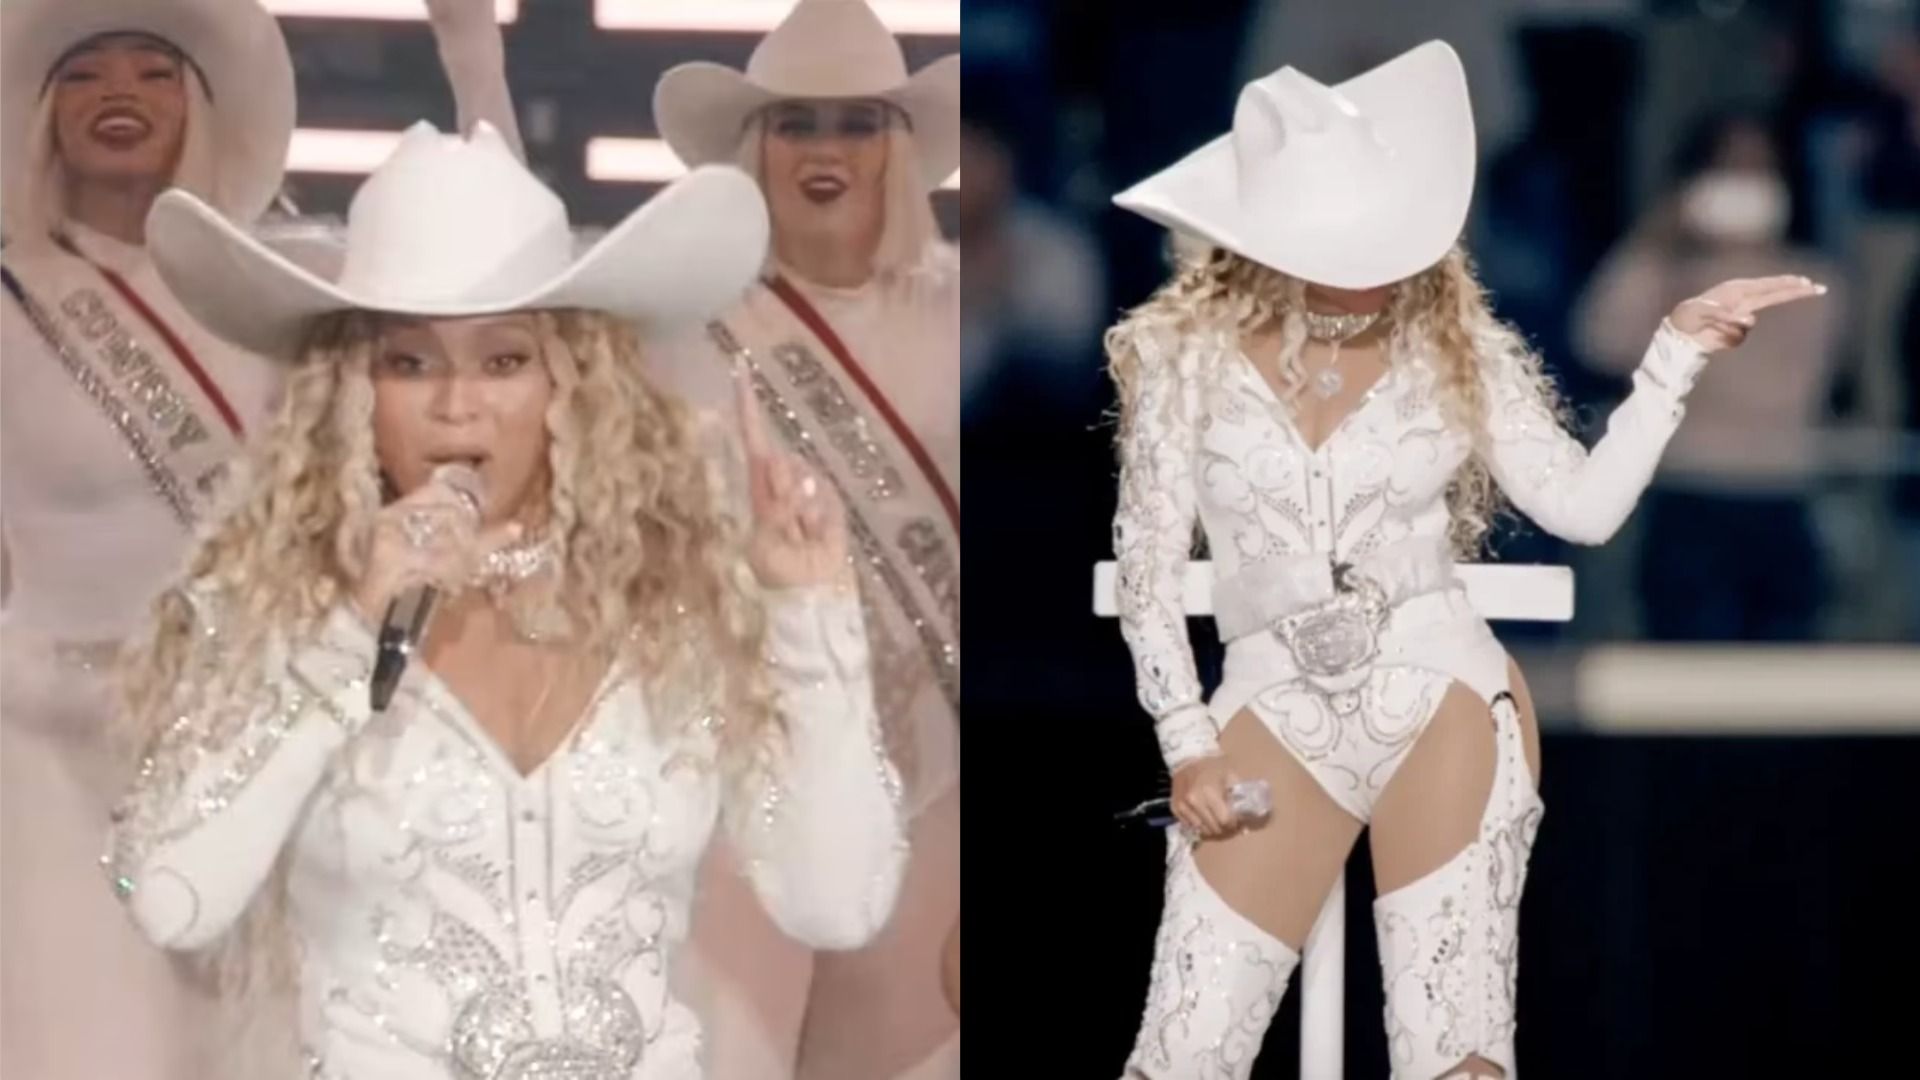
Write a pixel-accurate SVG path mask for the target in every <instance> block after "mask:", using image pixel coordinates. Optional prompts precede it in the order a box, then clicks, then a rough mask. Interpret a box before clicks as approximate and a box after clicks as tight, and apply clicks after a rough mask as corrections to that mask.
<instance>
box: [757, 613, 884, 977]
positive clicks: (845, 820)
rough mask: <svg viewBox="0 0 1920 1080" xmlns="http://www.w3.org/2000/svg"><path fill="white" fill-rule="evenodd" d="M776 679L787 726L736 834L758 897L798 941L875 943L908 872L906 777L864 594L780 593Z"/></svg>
mask: <svg viewBox="0 0 1920 1080" xmlns="http://www.w3.org/2000/svg"><path fill="white" fill-rule="evenodd" d="M767 623H768V626H767V651H768V662H769V664H768V666H769V669H770V670H769V673H770V675H771V677H772V680H773V684H774V691H775V694H776V695H777V698H778V704H779V708H780V715H781V717H782V718H783V719H784V720H785V728H786V730H785V731H784V732H783V733H781V734H779V735H775V736H772V737H770V739H769V742H768V743H767V744H766V745H765V746H764V747H763V750H762V754H763V756H762V760H761V761H760V762H759V763H757V764H758V768H756V769H755V771H754V772H753V774H752V780H751V782H750V783H749V784H748V785H747V788H746V790H745V793H744V795H745V797H744V798H742V799H740V800H739V801H738V802H737V803H735V804H733V805H730V806H729V808H728V810H729V816H728V823H727V824H728V831H729V834H730V835H731V837H732V839H733V841H734V845H735V847H736V850H738V851H739V853H740V855H741V857H742V862H743V863H744V865H745V867H746V872H747V876H748V879H749V880H751V881H752V882H753V886H754V891H755V892H756V893H757V894H758V895H759V897H760V900H761V902H762V903H763V904H764V905H765V906H766V909H767V912H768V914H770V915H771V916H772V917H773V920H774V922H775V923H776V924H778V925H779V927H780V929H781V930H783V931H784V932H785V933H786V934H787V935H788V936H790V937H793V938H795V939H797V940H799V941H803V942H805V943H807V944H809V945H812V946H814V947H816V948H826V949H850V948H855V947H857V946H859V945H861V944H864V943H865V942H866V941H867V940H869V939H870V938H872V937H873V935H874V934H875V933H877V932H878V931H879V930H880V927H881V926H883V925H884V924H885V923H886V921H887V916H888V915H889V914H890V913H891V912H892V910H893V902H894V897H895V896H896V894H897V893H898V892H899V889H900V879H901V876H902V874H903V873H904V871H905V868H906V859H907V841H906V826H905V817H904V814H903V813H902V810H901V795H900V778H899V774H898V773H897V772H896V771H895V769H894V767H893V764H892V762H890V761H889V760H888V759H887V754H886V750H885V747H884V746H883V744H882V740H881V734H880V720H879V716H878V714H877V713H876V711H875V709H874V704H873V683H872V679H871V676H870V668H869V661H868V651H867V635H866V627H865V625H864V623H863V621H862V617H861V613H860V600H859V595H858V594H857V592H855V590H854V589H853V588H852V587H850V586H844V585H809V586H798V587H791V588H785V589H780V590H777V591H776V592H774V593H773V594H772V595H771V596H770V597H769V600H768V604H767Z"/></svg>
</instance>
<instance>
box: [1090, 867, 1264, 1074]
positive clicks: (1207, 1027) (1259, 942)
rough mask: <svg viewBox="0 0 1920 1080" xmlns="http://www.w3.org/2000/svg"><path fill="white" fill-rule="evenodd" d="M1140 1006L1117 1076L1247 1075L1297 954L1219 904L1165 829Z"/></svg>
mask: <svg viewBox="0 0 1920 1080" xmlns="http://www.w3.org/2000/svg"><path fill="white" fill-rule="evenodd" d="M1169 846H1170V852H1169V854H1168V858H1167V898H1166V906H1165V907H1164V908H1162V909H1161V912H1160V934H1159V936H1158V938H1156V939H1155V944H1154V950H1153V983H1152V987H1151V989H1150V990H1149V991H1148V993H1147V1009H1146V1015H1145V1016H1144V1017H1143V1018H1142V1020H1141V1022H1140V1034H1139V1037H1138V1039H1137V1040H1136V1041H1135V1043H1134V1047H1133V1054H1132V1055H1131V1056H1130V1057H1128V1058H1127V1066H1126V1072H1125V1073H1124V1074H1123V1076H1122V1080H1246V1077H1247V1076H1248V1074H1250V1073H1251V1072H1252V1071H1253V1061H1254V1057H1255V1055H1257V1054H1258V1053H1259V1052H1260V1040H1261V1039H1262V1038H1263V1037H1264V1036H1265V1035H1266V1033H1267V1024H1268V1023H1270V1022H1271V1021H1272V1020H1273V1014H1274V1012H1275V1010H1277V1009H1279V1007H1280V999H1281V997H1282V996H1283V995H1284V994H1285V993H1286V990H1287V979H1288V978H1289V977H1291V976H1292V975H1293V969H1294V967H1295V966H1296V965H1297V964H1298V963H1299V962H1300V954H1299V953H1296V952H1294V951H1293V950H1292V949H1290V948H1288V947H1287V945H1286V944H1285V943H1284V942H1282V941H1281V940H1280V939H1279V938H1276V937H1274V936H1273V935H1272V934H1269V933H1267V932H1266V931H1265V930H1262V929H1260V928H1259V927H1258V926H1255V925H1254V924H1253V923H1252V922H1250V921H1248V920H1247V918H1246V916H1244V915H1241V914H1240V913H1239V912H1237V911H1235V910H1233V909H1232V908H1230V907H1228V906H1227V903H1226V901H1224V900H1222V899H1221V898H1220V894H1219V893H1217V892H1214V891H1213V887H1212V886H1211V885H1208V884H1207V882H1206V879H1205V878H1203V877H1201V876H1200V869H1199V867H1197V866H1195V865H1194V861H1193V845H1192V843H1191V842H1190V841H1188V840H1187V839H1186V838H1185V837H1183V836H1181V835H1180V834H1179V832H1177V831H1173V832H1171V833H1170V845H1169Z"/></svg>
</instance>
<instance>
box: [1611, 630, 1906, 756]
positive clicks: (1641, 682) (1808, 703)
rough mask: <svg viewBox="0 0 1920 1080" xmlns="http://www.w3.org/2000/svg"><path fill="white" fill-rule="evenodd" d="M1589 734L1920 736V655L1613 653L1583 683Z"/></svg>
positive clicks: (1680, 649) (1830, 648)
mask: <svg viewBox="0 0 1920 1080" xmlns="http://www.w3.org/2000/svg"><path fill="white" fill-rule="evenodd" d="M1574 678H1575V683H1574V696H1575V708H1576V709H1577V711H1578V713H1579V715H1580V718H1581V720H1582V721H1583V722H1584V724H1585V725H1586V726H1588V727H1589V728H1593V729H1597V730H1601V731H1608V732H1616V733H1632V734H1648V735H1757V734H1767V735H1838V734H1852V733H1859V732H1866V731H1877V732H1896V731H1915V730H1920V649H1916V648H1914V647H1912V646H1906V647H1901V646H1875V645H1759V644H1737V645H1732V644H1730V645H1698V646H1693V645H1686V646H1683V645H1663V646H1652V645H1608V646H1602V647H1599V648H1594V649H1590V650H1588V651H1587V653H1586V655H1585V656H1584V657H1582V659H1581V660H1580V663H1579V668H1578V669H1577V671H1576V673H1575V676H1574Z"/></svg>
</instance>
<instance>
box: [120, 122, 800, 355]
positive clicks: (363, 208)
mask: <svg viewBox="0 0 1920 1080" xmlns="http://www.w3.org/2000/svg"><path fill="white" fill-rule="evenodd" d="M767 234H768V223H767V207H766V201H765V200H764V199H763V198H762V197H761V194H760V189H759V187H758V186H757V185H755V184H754V182H753V179H752V178H751V177H749V176H747V174H745V173H743V172H741V171H740V170H739V169H735V168H730V167H727V166H723V165H711V166H705V167H702V168H699V169H695V170H694V171H693V172H691V173H689V174H687V175H686V176H684V177H682V178H681V179H680V180H678V181H676V182H674V183H673V184H671V185H669V186H668V187H666V188H665V189H664V190H662V191H661V192H660V193H659V194H657V195H655V196H654V197H653V198H652V199H651V200H649V201H648V202H647V203H646V205H644V206H642V207H640V208H639V209H638V210H635V211H634V212H633V213H632V214H630V215H628V216H627V219H626V220H625V221H622V222H621V223H620V224H619V225H617V226H615V227H614V228H613V229H612V230H610V231H609V232H608V233H607V235H606V236H605V237H604V238H603V239H601V240H600V242H599V243H597V244H595V245H594V246H593V247H592V248H590V249H588V250H587V251H586V252H585V253H584V254H582V255H581V256H580V257H579V258H578V259H575V258H574V254H573V236H572V232H571V230H570V229H569V228H568V225H567V211H566V207H565V206H564V205H562V204H561V202H560V199H559V197H558V196H556V195H554V193H553V192H551V191H549V190H547V188H546V186H545V185H543V184H541V183H540V181H539V180H537V179H535V178H534V175H533V174H532V173H530V172H528V171H527V168H526V166H525V165H522V164H521V163H520V160H519V159H518V158H516V157H514V156H513V151H512V150H511V149H510V148H508V146H507V144H506V142H505V141H504V140H503V139H502V138H501V137H500V133H499V132H498V131H496V130H494V129H493V127H492V126H490V125H488V124H486V123H481V124H479V125H478V126H477V127H476V128H475V130H474V133H473V135H472V137H471V138H465V139H463V138H460V137H459V136H456V135H442V134H441V133H440V132H438V131H436V130H435V129H434V127H433V125H431V124H428V123H425V122H424V121H423V122H421V123H418V124H415V125H414V126H413V127H412V128H410V129H409V130H408V131H407V133H406V135H405V136H404V137H403V138H402V139H401V140H400V144H399V145H398V146H397V147H395V149H394V152H393V155H392V156H391V157H389V158H388V159H387V160H386V162H385V163H384V164H382V165H381V166H380V167H379V168H378V169H376V170H374V172H373V174H372V175H371V176H369V177H368V178H367V181H366V183H365V184H363V185H361V187H360V190H359V192H357V193H356V194H355V195H354V197H353V204H352V206H351V207H350V208H349V209H348V211H347V239H346V251H345V257H344V262H343V264H342V266H341V269H340V276H339V279H338V281H337V282H333V281H328V280H327V279H325V278H323V277H321V276H320V275H318V274H315V273H314V272H312V271H311V270H307V269H304V268H302V267H301V266H299V265H298V264H296V263H295V262H294V261H293V260H292V259H289V258H287V257H286V256H285V255H282V254H280V253H278V252H276V251H274V250H273V249H272V248H271V247H269V246H268V245H267V244H265V243H263V242H262V241H260V240H258V239H256V238H255V237H253V236H251V235H249V233H248V232H247V231H246V230H245V229H243V228H242V227H241V226H238V225H235V224H234V223H233V222H231V221H229V220H228V219H227V218H225V217H223V216H222V215H221V214H220V212H219V211H217V210H215V209H214V208H213V207H211V206H208V205H207V204H206V203H205V202H203V201H201V200H200V199H198V198H195V197H194V196H193V195H190V194H188V193H187V192H184V191H180V190H178V189H176V190H173V191H169V192H167V193H166V194H164V195H162V196H161V197H160V198H159V199H158V200H156V201H155V202H154V206H153V212H152V213H151V214H149V215H148V217H147V244H148V247H149V249H150V250H151V251H152V253H153V260H154V265H155V266H157V267H158V268H159V271H160V276H161V277H162V279H164V280H165V281H166V283H167V287H168V288H169V289H171V290H173V294H174V296H176V297H178V298H179V300H180V303H181V305H182V306H184V307H185V308H186V309H187V311H188V313H189V314H191V315H192V316H193V317H194V318H195V319H197V320H199V321H200V323H201V324H202V325H204V326H205V327H206V328H207V329H208V330H211V331H212V332H214V333H215V334H218V335H219V336H220V337H222V338H225V339H226V340H228V341H230V342H232V343H233V344H235V345H238V346H241V347H242V348H246V349H250V350H253V351H254V352H258V353H262V354H265V355H268V356H274V357H278V358H280V359H292V358H293V356H294V354H295V352H296V351H297V350H298V348H299V346H300V342H301V335H302V333H303V332H304V330H305V328H306V324H307V322H308V321H309V320H311V319H313V318H314V317H316V316H319V315H324V314H327V313H329V312H334V311H345V310H351V309H358V310H368V311H384V312H392V313H395V314H403V315H419V316H426V317H460V316H466V315H487V314H495V313H499V312H507V311H524V310H532V309H539V308H587V309H590V310H595V311H605V312H610V313H612V314H615V315H619V316H622V317H625V318H629V319H633V320H635V321H637V322H641V323H646V324H651V325H668V326H677V325H680V324H684V323H687V322H698V321H702V320H705V319H707V318H710V317H712V316H713V315H714V314H715V313H716V312H718V311H720V310H721V309H723V308H725V307H726V306H728V305H729V304H731V303H733V302H734V301H735V300H737V299H738V298H739V297H740V295H741V294H742V293H744V292H745V291H746V290H747V287H748V286H749V285H751V284H752V283H753V279H754V277H755V275H756V274H757V273H758V272H759V270H760V267H761V265H762V263H763V261H764V260H765V259H766V254H767Z"/></svg>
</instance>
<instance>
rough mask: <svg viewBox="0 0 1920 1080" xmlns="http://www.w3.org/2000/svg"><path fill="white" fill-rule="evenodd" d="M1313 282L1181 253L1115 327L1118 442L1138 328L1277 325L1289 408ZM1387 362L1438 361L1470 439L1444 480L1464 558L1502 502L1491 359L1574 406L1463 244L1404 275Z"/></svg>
mask: <svg viewBox="0 0 1920 1080" xmlns="http://www.w3.org/2000/svg"><path fill="white" fill-rule="evenodd" d="M1306 288H1307V283H1306V282H1304V281H1302V280H1301V279H1299V278H1295V277H1292V276H1289V275H1287V274H1284V273H1282V272H1280V271H1278V270H1274V269H1272V268H1270V267H1267V266H1263V265H1261V264H1260V263H1256V262H1254V261H1253V260H1251V259H1248V258H1246V257H1244V256H1242V255H1238V254H1236V253H1234V252H1231V251H1227V250H1225V249H1224V248H1217V247H1214V248H1206V249H1202V250H1199V251H1192V252H1188V253H1187V254H1184V255H1181V256H1178V257H1177V259H1176V263H1175V269H1174V273H1173V276H1172V278H1171V279H1169V280H1168V281H1167V283H1166V284H1165V285H1162V286H1161V287H1160V288H1159V289H1158V290H1157V291H1155V293H1154V294H1153V295H1152V296H1151V297H1149V298H1148V299H1147V300H1146V302H1145V303H1143V304H1141V305H1140V306H1138V307H1136V308H1134V309H1133V310H1131V311H1129V312H1127V314H1126V316H1125V317H1124V318H1123V319H1121V320H1120V322H1119V323H1117V324H1115V325H1114V326H1113V327H1111V328H1110V329H1108V331H1107V334H1106V341H1105V344H1106V351H1107V358H1108V372H1109V373H1110V374H1111V376H1112V377H1113V381H1114V385H1115V387H1116V388H1117V389H1118V391H1119V405H1120V410H1119V429H1120V438H1121V439H1123V440H1124V439H1125V438H1126V436H1127V432H1128V431H1129V430H1130V429H1131V427H1132V423H1133V419H1134V410H1135V406H1136V404H1137V401H1138V398H1139V381H1140V375H1141V365H1142V363H1145V362H1147V361H1144V360H1143V359H1142V357H1141V353H1140V350H1139V349H1138V347H1137V345H1136V342H1137V340H1138V338H1139V336H1140V334H1141V333H1143V332H1147V331H1150V330H1170V331H1171V332H1173V333H1174V334H1176V335H1193V334H1226V335H1231V336H1232V337H1233V338H1235V339H1237V338H1239V337H1242V336H1244V335H1247V334H1251V333H1254V332H1257V331H1260V330H1264V329H1267V328H1270V327H1274V326H1278V327H1279V328H1280V358H1279V366H1280V372H1281V378H1282V380H1283V387H1282V389H1283V391H1284V393H1283V395H1282V396H1283V399H1284V400H1285V401H1286V402H1287V403H1288V404H1289V405H1292V404H1293V403H1294V402H1295V401H1296V400H1297V399H1298V396H1299V393H1300V390H1301V388H1302V387H1303V386H1304V385H1305V383H1306V375H1305V372H1304V371H1303V370H1302V368H1301V365H1300V355H1301V352H1302V350H1303V348H1304V346H1305V344H1306V338H1307V331H1306V323H1305V320H1303V319H1301V318H1300V317H1299V316H1298V314H1297V313H1298V312H1299V311H1301V310H1303V308H1304V304H1305V295H1306ZM1386 321H1387V325H1388V328H1389V329H1388V341H1387V359H1388V363H1390V364H1393V365H1396V366H1397V365H1399V364H1403V363H1406V362H1408V361H1409V360H1411V359H1412V358H1413V357H1415V356H1425V357H1427V358H1428V359H1429V362H1430V363H1431V365H1432V367H1433V369H1434V371H1435V373H1436V375H1437V376H1438V377H1437V379H1436V382H1435V386H1436V390H1437V392H1438V394H1439V398H1440V403H1441V410H1442V413H1443V415H1445V417H1446V418H1447V421H1448V422H1449V423H1450V424H1452V425H1453V426H1454V427H1455V428H1456V429H1457V430H1459V431H1461V432H1464V433H1465V434H1467V435H1468V436H1469V438H1470V439H1471V440H1472V445H1473V447H1474V448H1475V450H1476V453H1474V454H1471V455H1469V456H1468V458H1467V460H1466V461H1464V462H1463V463H1462V464H1461V466H1460V468H1459V470H1458V471H1457V472H1456V473H1455V474H1454V476H1453V479H1452V480H1451V481H1450V482H1449V484H1448V487H1447V508H1448V511H1449V513H1450V516H1451V518H1452V526H1451V529H1450V534H1449V540H1450V542H1451V544H1452V546H1453V550H1454V552H1455V554H1456V555H1457V556H1458V557H1460V558H1472V557H1474V556H1476V555H1477V554H1479V553H1480V552H1481V550H1482V548H1483V545H1484V542H1485V539H1486V535H1487V532H1488V529H1489V528H1490V526H1491V525H1492V523H1493V521H1494V519H1495V518H1496V517H1497V516H1498V514H1499V513H1500V512H1501V511H1502V509H1503V508H1504V503H1503V501H1502V499H1501V495H1500V492H1499V489H1498V487H1497V486H1496V485H1495V484H1494V482H1493V477H1492V476H1491V474H1489V472H1488V471H1487V466H1486V463H1485V461H1484V457H1483V455H1482V454H1481V453H1479V452H1478V451H1480V450H1482V449H1484V448H1485V446H1486V441H1487V423H1486V420H1487V410H1488V408H1489V403H1488V401H1487V400H1486V398H1487V395H1486V391H1485V388H1484V386H1483V384H1482V382H1481V375H1482V372H1483V371H1484V370H1485V369H1486V368H1487V367H1488V366H1489V365H1499V366H1500V368H1501V370H1502V371H1503V373H1506V374H1509V375H1510V376H1517V377H1518V378H1520V379H1521V380H1522V381H1523V382H1524V383H1525V384H1526V385H1527V386H1528V387H1529V389H1530V392H1531V393H1532V394H1534V395H1536V396H1537V398H1538V400H1539V401H1540V402H1541V404H1542V405H1544V406H1545V407H1546V409H1547V410H1548V411H1549V412H1550V413H1551V414H1553V415H1554V416H1556V417H1564V415H1565V409H1564V407H1563V406H1562V404H1561V401H1560V396H1559V394H1558V392H1557V391H1556V390H1555V389H1554V387H1553V383H1552V381H1551V380H1550V379H1548V378H1547V377H1546V374H1545V373H1544V372H1543V371H1542V370H1541V365H1540V357H1539V356H1538V354H1536V353H1535V352H1534V351H1533V350H1532V349H1531V348H1529V347H1528V346H1527V343H1526V341H1525V340H1524V339H1523V338H1522V337H1521V336H1520V334H1519V332H1518V331H1516V330H1515V329H1514V328H1513V327H1511V326H1509V325H1507V324H1506V323H1504V322H1501V321H1500V320H1499V319H1498V318H1496V317H1495V316H1494V314H1493V311H1492V308H1491V307H1490V305H1489V304H1488V302H1487V294H1486V290H1485V289H1484V288H1483V287H1482V286H1481V284H1480V282H1479V280H1478V279H1477V278H1476V277H1475V276H1474V273H1473V266H1472V263H1471V260H1470V259H1469V258H1468V256H1467V253H1466V252H1465V251H1464V250H1463V249H1461V248H1459V247H1455V248H1453V249H1452V250H1451V251H1449V252H1447V254H1446V256H1445V257H1443V258H1442V259H1441V260H1440V261H1439V262H1438V263H1435V264H1434V265H1433V266H1431V267H1429V268H1428V269H1426V270H1423V271H1421V272H1420V273H1418V274H1416V275H1414V276H1413V277H1410V278H1407V279H1405V280H1403V281H1401V282H1399V283H1397V284H1396V285H1395V286H1394V288H1393V294H1392V297H1391V298H1390V299H1389V300H1388V303H1387V318H1386Z"/></svg>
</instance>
